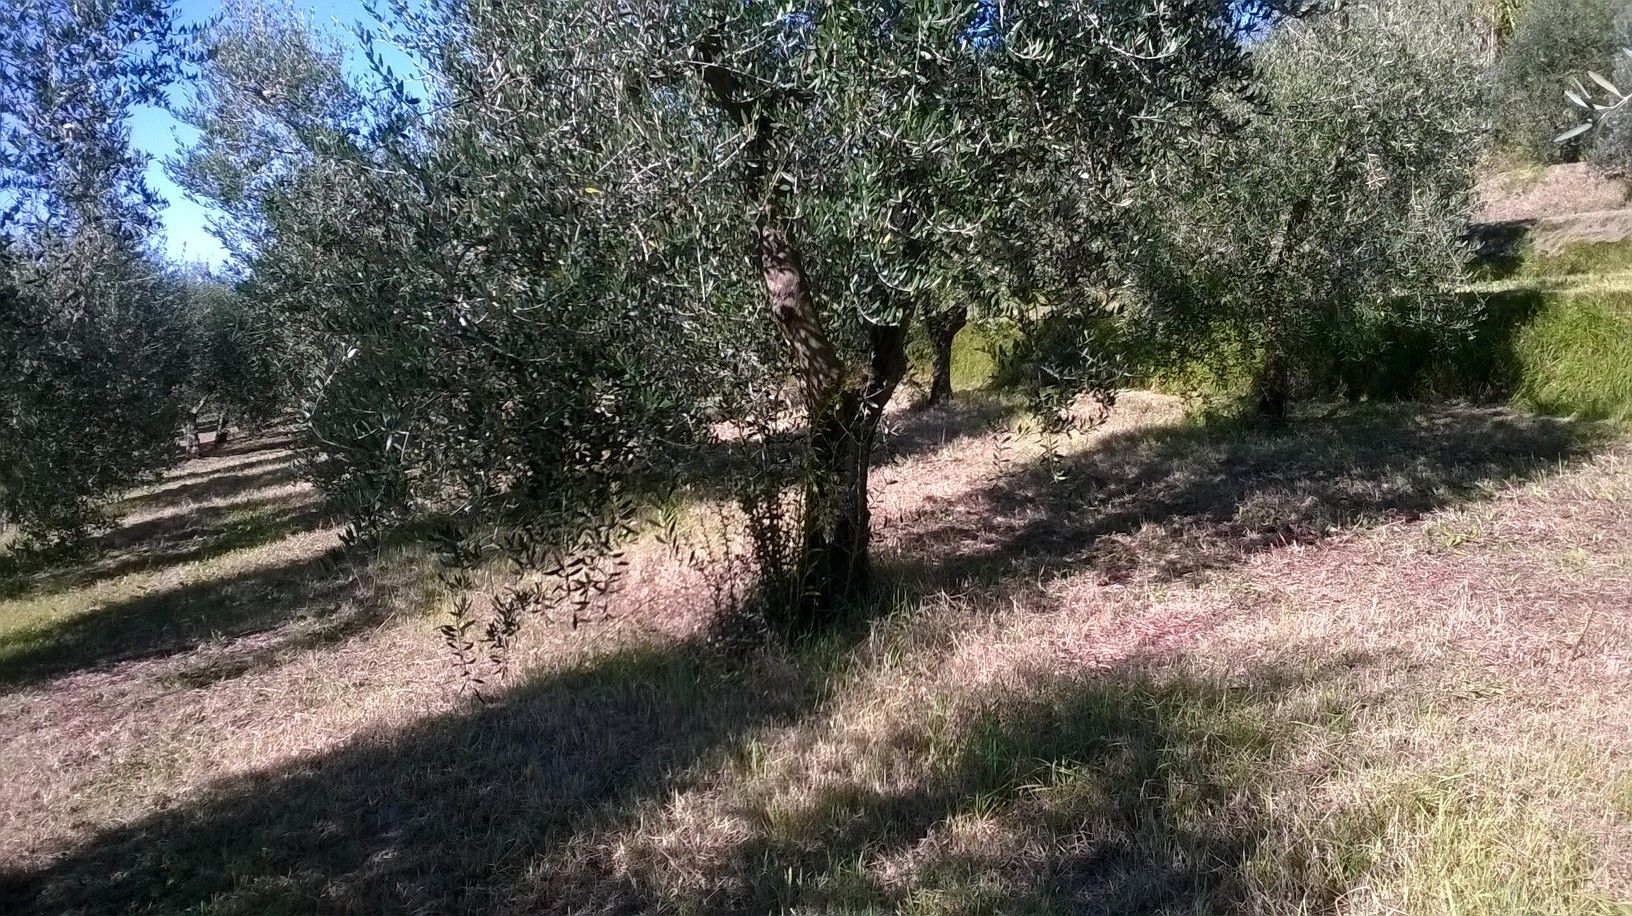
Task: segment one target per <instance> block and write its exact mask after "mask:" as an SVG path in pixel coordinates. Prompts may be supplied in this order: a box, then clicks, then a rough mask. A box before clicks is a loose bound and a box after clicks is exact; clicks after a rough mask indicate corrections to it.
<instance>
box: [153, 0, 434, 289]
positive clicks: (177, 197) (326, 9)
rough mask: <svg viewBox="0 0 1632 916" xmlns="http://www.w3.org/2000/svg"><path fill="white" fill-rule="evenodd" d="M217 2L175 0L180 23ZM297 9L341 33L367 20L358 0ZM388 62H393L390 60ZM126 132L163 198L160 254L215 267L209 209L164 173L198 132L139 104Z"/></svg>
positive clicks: (202, 16) (212, 10) (218, 255)
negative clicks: (146, 160) (147, 159)
mask: <svg viewBox="0 0 1632 916" xmlns="http://www.w3.org/2000/svg"><path fill="white" fill-rule="evenodd" d="M221 7H222V4H221V3H220V2H219V0H180V2H178V3H177V4H176V7H175V9H176V14H177V17H178V18H179V19H180V20H181V21H182V22H183V23H195V22H203V21H205V20H207V19H209V18H210V17H211V16H213V15H215V14H216V12H218V11H219V10H220V9H221ZM298 8H299V9H300V10H302V11H303V12H305V13H306V15H307V17H308V18H309V19H310V20H311V21H312V23H313V24H314V25H316V26H318V27H319V28H322V29H325V30H328V31H332V32H335V33H336V34H340V35H343V36H344V35H349V34H350V32H351V28H352V27H353V26H354V25H355V24H356V23H358V22H362V21H366V20H367V14H366V13H365V12H364V11H363V4H362V0H329V2H315V3H300V4H299V6H298ZM370 24H372V23H370ZM360 56H361V55H360V54H359V57H360ZM393 66H396V63H395V62H393ZM397 69H398V70H399V72H400V71H401V70H402V68H401V67H398V68H397ZM130 132H131V140H132V141H133V142H134V143H135V145H136V147H137V148H138V149H140V150H141V151H143V152H145V153H147V154H148V155H149V156H150V157H151V161H150V162H149V163H148V166H147V181H148V184H149V185H150V186H151V187H152V188H153V189H154V190H155V191H157V192H159V194H160V195H162V196H163V197H164V199H165V201H166V204H165V207H164V212H163V213H162V214H161V218H162V219H163V222H164V230H163V231H164V238H163V242H162V245H161V248H162V249H163V251H164V253H165V254H166V255H167V256H169V257H170V258H171V259H172V260H175V261H178V262H188V263H191V262H202V263H204V264H208V265H210V266H212V267H213V266H219V265H220V264H221V263H222V262H223V261H225V259H226V256H227V253H226V251H225V250H224V249H222V247H221V244H220V243H219V242H217V241H216V240H215V238H214V237H213V236H211V235H210V231H209V211H208V210H207V209H206V208H205V207H203V206H201V205H199V204H198V203H197V202H196V201H193V200H190V199H188V197H187V195H186V193H185V192H183V191H182V190H181V189H180V188H178V187H176V184H175V182H173V181H171V180H170V177H169V176H168V175H166V174H165V172H164V159H165V158H166V157H168V156H170V155H171V154H172V153H174V152H175V151H176V150H177V149H178V148H181V147H183V146H185V145H187V144H190V143H192V142H193V141H194V139H195V138H196V136H197V131H194V130H193V129H192V128H190V127H188V126H187V125H185V124H181V123H179V122H177V121H176V119H175V118H173V117H171V116H170V114H169V113H168V112H166V111H165V110H163V109H162V108H149V107H142V108H138V109H136V110H135V111H133V112H132V113H131V118H130Z"/></svg>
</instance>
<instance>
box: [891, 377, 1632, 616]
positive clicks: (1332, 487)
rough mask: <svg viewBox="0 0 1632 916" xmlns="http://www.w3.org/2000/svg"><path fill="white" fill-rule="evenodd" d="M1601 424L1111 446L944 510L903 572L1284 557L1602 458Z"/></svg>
mask: <svg viewBox="0 0 1632 916" xmlns="http://www.w3.org/2000/svg"><path fill="white" fill-rule="evenodd" d="M1606 435H1608V431H1607V429H1606V428H1605V427H1603V426H1602V425H1600V424H1594V423H1589V422H1581V421H1569V420H1560V419H1553V418H1547V417H1536V416H1525V415H1520V414H1517V413H1514V412H1512V411H1508V410H1503V409H1496V408H1475V407H1462V406H1446V407H1421V406H1411V405H1387V406H1363V407H1359V408H1353V409H1346V410H1342V411H1341V412H1338V413H1336V414H1334V415H1331V416H1327V417H1321V418H1307V419H1303V420H1301V421H1298V422H1295V423H1294V424H1293V425H1292V426H1291V427H1290V428H1289V429H1287V430H1285V431H1283V432H1281V433H1278V434H1275V433H1266V432H1264V431H1262V430H1258V429H1254V428H1252V427H1250V426H1245V425H1241V424H1234V423H1227V422H1226V423H1213V424H1204V423H1186V424H1181V425H1176V426H1169V427H1162V428H1157V429H1151V430H1140V431H1135V432H1129V433H1123V434H1120V435H1114V436H1110V437H1107V438H1106V439H1105V440H1103V441H1101V442H1100V443H1098V444H1096V445H1095V446H1094V447H1092V448H1091V449H1089V450H1088V451H1087V452H1085V453H1083V454H1081V455H1079V456H1075V457H1072V458H1069V459H1065V460H1061V461H1058V462H1057V463H1048V462H1042V463H1031V464H1025V465H1022V466H1020V467H1018V468H1016V469H1015V470H1014V471H1013V472H1011V473H1010V474H1008V475H1007V476H1006V477H1004V478H1003V479H1001V480H1000V481H999V482H998V483H997V484H996V485H994V486H993V487H991V488H990V489H989V490H987V491H986V492H984V493H982V494H980V496H979V497H978V498H976V499H974V500H971V501H966V502H963V503H961V504H952V503H951V502H950V501H937V502H934V503H933V504H932V505H930V506H929V507H928V508H926V509H925V510H923V511H922V512H921V514H920V515H921V517H922V518H934V519H937V521H936V522H935V523H932V524H928V525H919V526H917V527H913V526H910V525H909V526H907V527H909V528H911V529H912V530H911V532H910V533H909V534H907V535H905V536H903V537H902V538H901V539H900V541H899V543H898V545H897V548H896V551H895V555H894V556H893V557H886V563H887V565H892V566H893V567H894V569H895V573H896V574H897V575H898V576H899V577H901V578H903V579H905V580H906V581H907V582H908V583H909V584H910V583H916V584H918V585H921V586H925V587H928V588H932V589H934V588H947V587H951V586H954V585H957V584H964V583H974V584H996V583H998V582H1001V581H1003V580H1006V579H1009V578H1011V577H1014V576H1016V575H1020V574H1022V573H1023V574H1024V575H1026V576H1028V577H1030V578H1031V579H1032V581H1035V580H1036V575H1037V574H1039V573H1041V574H1044V575H1046V574H1050V573H1064V572H1069V571H1073V570H1079V569H1091V570H1095V571H1097V572H1098V573H1099V574H1100V575H1101V576H1102V577H1104V579H1106V580H1107V581H1113V582H1114V581H1121V580H1125V579H1134V578H1137V579H1141V580H1170V579H1173V578H1176V577H1182V576H1185V575H1188V574H1192V573H1196V572H1200V571H1203V570H1206V569H1209V568H1214V567H1218V566H1223V565H1228V564H1232V563H1235V562H1239V561H1240V560H1241V559H1243V558H1244V557H1245V556H1247V555H1249V554H1251V553H1253V552H1255V551H1258V550H1263V549H1266V548H1270V547H1275V546H1281V545H1288V544H1294V543H1309V542H1313V541H1317V540H1319V539H1321V538H1324V537H1326V536H1328V535H1330V534H1332V533H1335V532H1338V531H1341V530H1344V529H1348V528H1354V527H1360V526H1367V525H1374V524H1379V523H1384V522H1388V521H1398V520H1411V519H1415V518H1417V517H1419V516H1421V515H1423V514H1424V513H1427V512H1431V511H1433V510H1434V509H1437V508H1440V507H1442V506H1447V505H1452V504H1455V503H1458V502H1463V501H1467V500H1473V499H1479V498H1482V497H1485V496H1488V495H1489V494H1490V493H1491V492H1492V491H1493V490H1494V489H1495V488H1498V487H1501V486H1504V485H1507V484H1510V483H1512V482H1514V481H1518V480H1522V479H1524V478H1526V477H1530V476H1533V475H1536V474H1539V473H1542V472H1544V471H1546V470H1548V469H1550V468H1554V467H1556V466H1557V465H1558V464H1559V463H1560V462H1564V461H1568V460H1571V459H1576V458H1580V457H1583V456H1585V455H1586V454H1588V453H1590V452H1591V451H1592V450H1593V449H1594V448H1595V447H1596V446H1597V445H1598V444H1599V443H1601V442H1602V441H1603V439H1604V437H1605V436H1606Z"/></svg>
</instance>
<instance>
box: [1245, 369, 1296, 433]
mask: <svg viewBox="0 0 1632 916" xmlns="http://www.w3.org/2000/svg"><path fill="white" fill-rule="evenodd" d="M1253 396H1254V398H1255V400H1256V403H1255V404H1254V407H1255V409H1256V410H1257V414H1258V420H1259V422H1261V423H1263V424H1265V425H1266V426H1281V425H1283V424H1285V423H1286V409H1287V405H1288V403H1290V401H1291V400H1292V373H1291V371H1290V370H1289V369H1288V367H1287V361H1286V357H1284V356H1282V355H1280V354H1271V355H1270V356H1269V358H1268V359H1267V360H1265V362H1264V366H1263V368H1262V369H1260V370H1259V372H1258V378H1257V379H1255V380H1254V382H1253Z"/></svg>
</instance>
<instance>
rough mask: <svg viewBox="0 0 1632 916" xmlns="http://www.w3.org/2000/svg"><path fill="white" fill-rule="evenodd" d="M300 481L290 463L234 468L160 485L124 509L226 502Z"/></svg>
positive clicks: (129, 502) (124, 505)
mask: <svg viewBox="0 0 1632 916" xmlns="http://www.w3.org/2000/svg"><path fill="white" fill-rule="evenodd" d="M299 480H300V475H299V472H298V471H297V469H296V468H295V466H294V464H293V463H291V462H289V461H278V462H272V463H268V464H264V465H262V464H256V465H253V466H249V467H246V468H244V469H243V470H239V469H238V468H232V469H230V470H229V471H226V472H225V473H215V474H208V475H203V476H201V477H199V478H197V479H194V480H188V481H187V482H183V483H180V484H176V485H173V486H171V485H164V484H161V485H160V487H159V489H157V490H154V491H153V492H151V493H143V494H141V495H138V496H132V497H130V498H128V499H126V500H125V502H124V503H123V505H122V507H121V508H122V509H124V511H127V512H129V511H132V510H136V509H151V508H154V507H156V506H161V505H176V504H180V503H184V502H206V501H211V500H218V499H227V498H230V497H232V496H235V495H237V494H239V493H247V492H249V491H250V490H259V489H263V488H265V487H282V486H288V485H290V484H293V483H297V482H298V481H299Z"/></svg>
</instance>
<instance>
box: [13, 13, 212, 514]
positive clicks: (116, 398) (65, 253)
mask: <svg viewBox="0 0 1632 916" xmlns="http://www.w3.org/2000/svg"><path fill="white" fill-rule="evenodd" d="M179 51H180V47H179V35H178V33H177V31H176V30H175V28H174V27H173V24H172V21H171V18H170V11H169V4H168V3H166V2H163V0H84V2H66V0H18V2H16V3H10V4H7V5H6V6H5V7H4V9H3V11H0V207H3V210H0V239H3V244H4V246H5V253H4V258H3V263H0V271H3V272H4V278H3V281H4V288H5V293H4V296H3V297H0V365H3V368H4V370H5V378H4V381H3V382H0V518H5V519H8V520H9V521H11V522H12V523H15V524H18V525H20V526H21V527H22V528H23V530H24V531H25V532H26V533H27V534H29V535H31V536H35V537H50V536H57V535H72V534H75V533H78V532H80V531H83V530H84V529H85V528H86V527H88V526H91V525H94V524H95V523H97V522H98V521H99V520H100V513H99V507H100V505H101V504H102V502H103V501H104V500H105V499H106V498H107V497H108V496H109V495H110V494H112V493H115V492H117V491H118V490H119V489H121V488H123V487H127V486H130V485H131V484H134V483H137V482H139V481H141V480H142V479H144V478H145V477H146V476H147V475H149V474H151V473H153V472H154V471H155V470H156V469H158V468H160V467H162V466H163V465H164V464H165V462H166V461H167V460H168V459H169V458H170V455H171V452H172V450H173V441H174V440H173V437H174V435H175V432H176V428H177V421H178V417H179V414H178V411H177V409H176V406H177V403H176V400H175V398H174V390H175V386H176V383H177V380H178V378H179V369H178V366H177V363H176V343H177V339H176V334H175V328H174V325H173V324H172V322H171V320H170V319H171V307H172V306H173V304H174V300H173V298H172V295H171V290H170V288H169V287H168V285H167V284H166V283H165V282H164V278H163V276H162V274H161V271H160V269H159V268H158V267H157V266H156V264H155V260H154V257H153V256H152V253H151V252H150V251H149V250H148V248H147V238H148V235H149V233H150V232H151V231H152V230H153V228H154V225H155V217H154V209H155V200H154V198H153V195H152V193H151V191H150V190H149V189H148V188H147V186H146V184H145V183H144V181H143V178H142V169H143V166H144V165H145V162H144V159H143V157H141V156H140V155H139V154H138V153H136V152H135V151H134V150H133V149H132V147H131V144H130V137H129V131H128V128H127V126H126V121H125V119H126V116H127V114H128V113H129V111H130V108H131V106H133V105H136V104H144V103H145V104H156V103H158V102H160V101H162V94H163V89H164V87H165V85H166V84H167V83H169V82H170V81H171V80H172V79H173V78H174V77H175V75H176V67H177V66H178V61H179V60H180V54H179Z"/></svg>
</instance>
